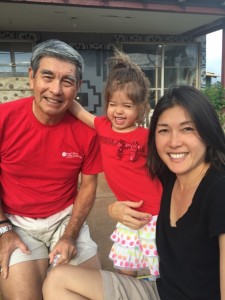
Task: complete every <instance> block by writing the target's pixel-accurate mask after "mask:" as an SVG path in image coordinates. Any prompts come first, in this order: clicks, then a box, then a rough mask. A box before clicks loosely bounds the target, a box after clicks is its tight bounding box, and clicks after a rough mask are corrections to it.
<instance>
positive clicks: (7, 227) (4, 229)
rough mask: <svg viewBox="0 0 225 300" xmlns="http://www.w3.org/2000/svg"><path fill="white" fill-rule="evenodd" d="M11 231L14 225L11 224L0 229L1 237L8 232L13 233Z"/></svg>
mask: <svg viewBox="0 0 225 300" xmlns="http://www.w3.org/2000/svg"><path fill="white" fill-rule="evenodd" d="M11 230H12V225H11V224H8V225H5V226H2V227H0V237H1V236H2V235H3V234H4V233H6V232H8V231H11Z"/></svg>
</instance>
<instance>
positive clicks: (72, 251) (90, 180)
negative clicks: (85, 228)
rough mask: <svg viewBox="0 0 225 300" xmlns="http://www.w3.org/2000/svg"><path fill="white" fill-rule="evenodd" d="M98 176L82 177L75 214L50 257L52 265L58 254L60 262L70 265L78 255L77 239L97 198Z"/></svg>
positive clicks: (74, 209) (75, 203) (73, 213)
mask: <svg viewBox="0 0 225 300" xmlns="http://www.w3.org/2000/svg"><path fill="white" fill-rule="evenodd" d="M97 179H98V175H84V174H82V175H81V184H80V187H79V191H78V194H77V197H76V200H75V202H74V207H73V212H72V215H71V218H70V221H69V223H68V225H67V227H66V229H65V232H64V234H63V235H62V237H61V238H60V239H59V241H58V243H57V244H56V246H55V247H54V249H53V250H52V252H51V253H50V255H49V258H50V263H51V262H52V261H53V258H54V256H55V255H56V254H57V253H61V258H60V262H64V263H68V262H69V261H70V259H71V258H72V257H74V256H75V255H76V253H77V250H76V239H77V237H78V235H79V232H80V229H81V227H82V225H83V223H84V222H85V220H86V218H87V216H88V214H89V212H90V210H91V208H92V206H93V204H94V201H95V197H96V188H97Z"/></svg>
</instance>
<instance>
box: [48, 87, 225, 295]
mask: <svg viewBox="0 0 225 300" xmlns="http://www.w3.org/2000/svg"><path fill="white" fill-rule="evenodd" d="M148 143H149V152H148V168H149V171H150V174H151V176H152V177H153V178H154V177H155V176H158V177H159V178H160V179H161V181H162V183H163V188H164V192H163V196H162V203H161V208H160V213H159V218H158V222H157V235H156V241H157V248H158V252H159V257H160V278H159V279H157V281H156V283H154V282H148V281H145V280H138V279H135V278H131V277H129V276H123V275H119V274H115V273H111V272H107V271H100V272H98V271H94V270H93V271H91V270H90V271H88V270H85V269H78V268H75V267H70V266H59V267H58V268H55V269H54V270H53V271H52V272H50V274H49V278H48V279H47V282H46V284H45V286H44V296H45V298H44V299H46V300H54V299H65V300H69V299H93V300H101V299H106V300H112V299H123V300H125V299H126V300H128V299H129V300H132V299H134V300H145V299H150V300H155V299H158V300H159V299H161V300H186V299H193V300H203V299H204V300H212V299H213V300H219V299H221V300H225V199H224V194H225V136H224V132H223V130H222V127H221V125H220V123H219V120H218V117H217V115H216V113H215V111H214V109H213V108H212V105H211V104H210V102H209V101H208V100H207V99H206V97H205V96H204V95H203V94H202V93H201V92H199V91H198V90H197V89H195V88H193V87H189V86H180V87H173V88H171V89H170V90H169V91H168V93H167V94H166V95H165V96H163V97H162V98H161V99H160V100H159V101H158V103H157V105H156V108H155V111H154V114H153V117H152V120H151V126H150V135H149V139H148ZM132 207H133V206H132V205H131V203H130V202H126V203H124V202H123V203H119V202H115V203H114V204H113V205H112V206H111V209H110V211H111V215H112V216H113V217H114V218H116V219H117V220H119V221H120V222H123V220H125V221H124V222H123V223H124V224H125V225H126V224H127V223H132V224H133V226H134V227H137V226H138V225H139V223H141V222H143V221H142V218H141V216H142V215H141V213H138V212H134V211H133V210H132ZM139 218H140V221H139V220H138V219H139ZM135 219H137V220H135ZM130 226H131V225H130Z"/></svg>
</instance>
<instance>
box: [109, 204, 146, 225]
mask: <svg viewBox="0 0 225 300" xmlns="http://www.w3.org/2000/svg"><path fill="white" fill-rule="evenodd" d="M142 203H143V201H139V202H132V201H116V202H114V203H112V204H110V205H109V206H108V213H109V215H110V217H111V218H112V219H114V220H116V221H118V222H120V223H122V224H123V225H125V226H128V227H130V228H131V229H135V230H137V229H140V228H141V227H143V226H144V225H146V224H147V223H148V222H149V221H150V220H151V215H150V214H148V213H143V212H139V211H136V210H135V209H136V208H138V207H140V206H141V205H142Z"/></svg>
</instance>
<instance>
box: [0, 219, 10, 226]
mask: <svg viewBox="0 0 225 300" xmlns="http://www.w3.org/2000/svg"><path fill="white" fill-rule="evenodd" d="M4 223H8V224H12V222H11V221H10V220H9V219H4V220H1V221H0V225H1V224H4Z"/></svg>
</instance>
